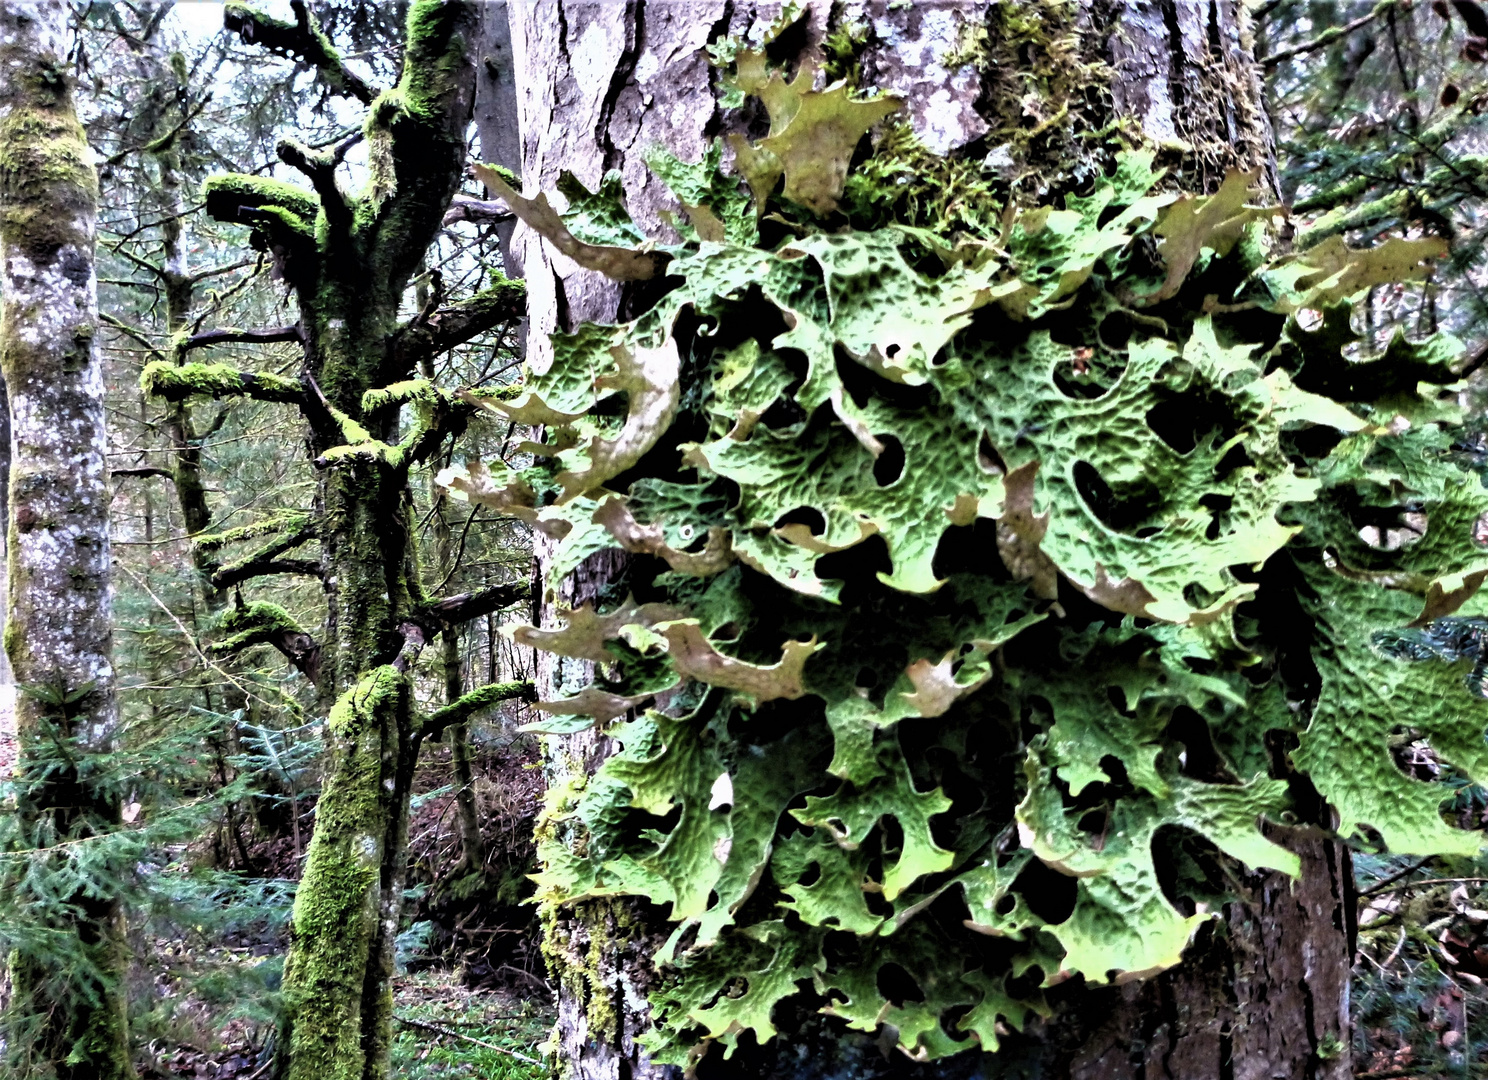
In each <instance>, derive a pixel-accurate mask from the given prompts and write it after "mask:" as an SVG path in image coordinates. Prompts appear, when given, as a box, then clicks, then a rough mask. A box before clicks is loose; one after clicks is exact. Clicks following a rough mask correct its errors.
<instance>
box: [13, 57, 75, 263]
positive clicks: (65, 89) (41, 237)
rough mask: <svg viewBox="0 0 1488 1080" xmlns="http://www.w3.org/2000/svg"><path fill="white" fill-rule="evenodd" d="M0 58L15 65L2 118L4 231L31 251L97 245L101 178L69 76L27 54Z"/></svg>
mask: <svg viewBox="0 0 1488 1080" xmlns="http://www.w3.org/2000/svg"><path fill="white" fill-rule="evenodd" d="M0 61H3V62H4V63H5V66H6V68H7V70H10V71H14V72H15V75H14V77H13V78H12V79H11V81H10V85H9V86H8V87H7V91H8V92H7V93H6V95H5V97H6V99H7V100H6V105H7V106H8V109H7V110H6V111H5V113H4V117H3V119H0V236H3V237H4V241H5V243H6V244H7V245H10V246H12V247H16V248H19V249H20V250H22V251H25V252H27V253H28V254H29V255H30V256H31V257H33V258H36V257H38V256H46V257H49V256H50V255H51V254H52V253H54V252H55V251H57V250H58V249H59V248H62V247H64V246H67V245H75V246H77V247H80V248H81V247H85V246H86V247H90V248H91V245H92V243H93V238H92V236H91V235H90V234H89V233H88V231H87V227H86V225H85V224H84V222H85V221H86V220H88V219H89V218H91V215H92V212H93V206H94V203H95V202H96V200H97V198H98V177H97V174H96V173H95V171H94V169H93V165H92V154H91V151H90V150H89V149H88V144H87V141H86V138H85V136H84V134H83V129H82V125H81V124H79V123H78V120H77V115H76V113H75V112H74V110H73V105H72V95H71V91H70V85H69V82H68V78H67V75H66V73H65V71H63V70H62V69H61V68H60V67H59V66H57V65H55V64H53V63H49V62H43V63H41V64H36V63H35V62H34V59H33V58H30V57H28V56H22V57H16V58H12V57H9V56H3V55H0Z"/></svg>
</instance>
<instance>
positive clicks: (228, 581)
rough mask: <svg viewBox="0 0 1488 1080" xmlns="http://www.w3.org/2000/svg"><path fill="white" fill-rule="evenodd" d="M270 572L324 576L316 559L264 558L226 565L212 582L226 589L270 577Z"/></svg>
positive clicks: (214, 575)
mask: <svg viewBox="0 0 1488 1080" xmlns="http://www.w3.org/2000/svg"><path fill="white" fill-rule="evenodd" d="M270 574H303V575H304V576H305V577H314V578H318V577H321V576H322V575H321V570H320V563H319V562H318V561H316V560H315V559H263V560H256V561H254V562H244V563H235V564H234V565H233V566H231V567H224V568H223V569H221V570H219V571H217V573H215V574H213V575H212V584H213V585H214V586H216V587H217V588H219V589H226V588H229V587H231V586H233V585H238V584H240V583H242V582H244V581H248V580H249V579H250V578H257V577H268V576H269V575H270Z"/></svg>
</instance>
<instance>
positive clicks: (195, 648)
mask: <svg viewBox="0 0 1488 1080" xmlns="http://www.w3.org/2000/svg"><path fill="white" fill-rule="evenodd" d="M119 569H120V570H123V571H124V572H125V573H126V574H128V575H129V576H130V577H132V578H133V579H134V583H135V584H136V585H138V586H139V587H140V588H141V589H143V590H144V591H145V595H146V596H148V597H149V598H150V599H151V600H153V601H155V606H156V607H158V608H159V609H160V610H161V611H163V612H165V614H166V616H167V617H169V619H170V621H171V622H173V623H175V624H176V629H177V630H179V631H180V632H181V636H182V637H183V638H185V639H186V644H188V645H190V646H191V651H192V652H194V653H196V656H197V659H199V660H200V661H201V662H202V663H203V664H204V665H205V666H206V667H207V668H209V669H210V670H212V671H215V672H216V673H217V674H218V675H221V676H222V677H223V678H224V679H226V680H227V681H228V682H230V683H232V684H233V686H235V687H237V688H238V690H240V691H241V692H242V694H243V696H244V697H249V698H252V699H253V700H254V701H257V702H259V703H261V704H262V705H265V706H267V707H268V708H271V709H272V708H273V707H274V703H273V702H271V701H269V700H267V699H265V698H262V697H259V695H257V694H255V693H254V692H253V691H252V690H250V689H248V687H246V686H244V685H243V684H242V683H240V682H238V680H237V679H235V678H233V676H232V673H231V672H229V671H227V670H226V669H224V668H222V667H220V666H219V665H217V664H214V663H213V662H212V661H211V659H210V658H209V657H208V656H207V654H206V653H204V652H202V650H201V647H200V646H199V645H197V643H196V636H195V635H194V634H193V633H192V632H191V631H190V630H188V629H187V628H186V624H185V623H183V622H182V621H181V620H180V619H179V618H178V617H177V616H176V613H175V612H174V611H172V610H171V609H170V608H169V607H167V606H166V604H165V601H163V600H161V599H160V597H158V596H156V595H155V593H154V592H153V591H152V590H151V589H150V586H149V585H147V584H145V580H144V578H142V577H140V576H139V575H138V574H136V573H135V572H134V571H133V570H131V569H130V568H129V567H128V566H125V565H123V564H122V563H120V564H119Z"/></svg>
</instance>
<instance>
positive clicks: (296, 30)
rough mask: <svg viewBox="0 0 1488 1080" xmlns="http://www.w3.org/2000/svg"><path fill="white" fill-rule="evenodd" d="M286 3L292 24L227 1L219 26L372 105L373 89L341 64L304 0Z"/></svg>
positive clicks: (363, 102) (329, 40) (339, 92)
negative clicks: (291, 12)
mask: <svg viewBox="0 0 1488 1080" xmlns="http://www.w3.org/2000/svg"><path fill="white" fill-rule="evenodd" d="M289 6H290V7H291V8H293V9H294V16H295V21H294V22H292V23H290V22H285V21H284V20H282V19H276V18H273V17H272V16H270V15H265V14H264V13H263V12H261V11H255V10H254V9H253V8H251V7H249V6H248V5H247V4H242V3H229V4H227V6H226V7H225V8H223V11H222V25H223V27H224V28H225V29H227V30H228V31H229V32H230V33H234V34H237V35H238V37H239V38H241V39H242V41H243V44H245V45H254V44H257V45H262V46H263V47H264V48H266V49H268V50H269V51H270V52H274V53H278V54H279V55H280V56H285V57H288V58H290V59H292V60H298V61H300V62H301V63H302V64H308V65H310V66H311V67H313V68H315V69H316V70H317V71H319V72H320V75H321V78H323V79H325V81H326V85H328V86H329V87H330V88H331V90H332V92H334V93H336V94H339V95H341V96H342V97H352V98H356V99H357V100H358V101H360V102H361V103H362V104H363V105H370V104H372V99H373V98H374V97H376V96H377V93H376V91H375V90H373V89H372V87H370V86H368V85H367V83H366V82H365V81H364V80H363V79H362V77H361V76H360V75H358V74H356V72H354V71H351V70H349V69H348V68H347V67H346V65H345V64H344V63H342V61H341V56H340V54H338V53H337V52H336V49H335V47H334V46H332V45H331V39H330V38H328V37H326V35H325V31H324V30H322V29H321V28H320V22H319V20H318V19H316V18H315V16H314V14H312V13H311V11H310V9H309V8H308V7H307V6H306V5H305V2H304V0H290V5H289Z"/></svg>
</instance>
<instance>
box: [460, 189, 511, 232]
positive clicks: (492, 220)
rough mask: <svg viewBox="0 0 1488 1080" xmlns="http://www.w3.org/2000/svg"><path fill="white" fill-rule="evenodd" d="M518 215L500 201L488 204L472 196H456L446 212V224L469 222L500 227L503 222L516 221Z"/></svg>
mask: <svg viewBox="0 0 1488 1080" xmlns="http://www.w3.org/2000/svg"><path fill="white" fill-rule="evenodd" d="M516 217H517V215H515V214H513V213H512V212H511V208H510V207H508V206H507V205H506V203H504V202H502V201H501V200H499V199H494V200H492V201H490V202H486V201H485V200H483V199H477V198H475V197H474V196H471V195H456V196H455V197H454V199H453V200H451V201H450V206H449V209H448V210H446V211H445V212H444V224H445V225H446V226H449V225H453V224H455V223H456V222H457V221H469V222H473V223H474V224H476V225H499V224H501V223H502V222H503V221H515V220H516Z"/></svg>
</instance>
